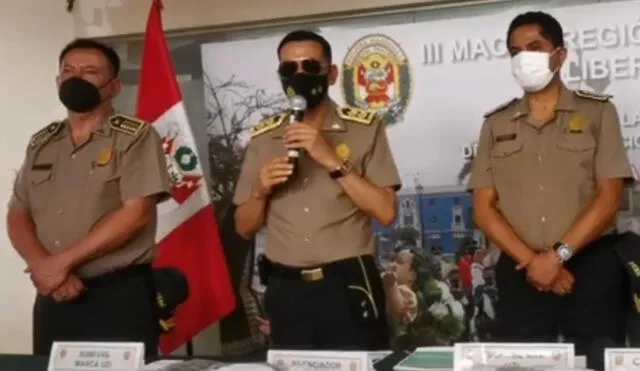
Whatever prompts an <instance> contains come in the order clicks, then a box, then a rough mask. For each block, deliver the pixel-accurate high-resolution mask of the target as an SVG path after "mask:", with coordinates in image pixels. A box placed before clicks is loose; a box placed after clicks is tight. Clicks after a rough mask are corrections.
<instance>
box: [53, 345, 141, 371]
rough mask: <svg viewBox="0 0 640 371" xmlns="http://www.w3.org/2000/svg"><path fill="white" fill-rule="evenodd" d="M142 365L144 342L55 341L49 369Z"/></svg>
mask: <svg viewBox="0 0 640 371" xmlns="http://www.w3.org/2000/svg"><path fill="white" fill-rule="evenodd" d="M143 365H144V344H142V343H90V342H55V343H53V347H52V348H51V354H50V356H49V367H48V368H47V371H96V370H105V371H107V370H108V371H135V370H137V369H139V368H141V367H142V366H143Z"/></svg>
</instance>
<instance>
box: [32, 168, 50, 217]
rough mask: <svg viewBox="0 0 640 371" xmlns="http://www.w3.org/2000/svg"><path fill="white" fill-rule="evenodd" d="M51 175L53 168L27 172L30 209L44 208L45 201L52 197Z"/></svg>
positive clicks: (45, 206)
mask: <svg viewBox="0 0 640 371" xmlns="http://www.w3.org/2000/svg"><path fill="white" fill-rule="evenodd" d="M53 175H54V172H53V169H48V170H31V172H29V175H28V183H27V184H28V186H29V198H30V203H31V208H32V211H34V212H35V211H37V210H40V209H46V208H47V203H48V202H49V201H50V200H51V199H52V198H53V197H54V194H55V189H54V188H53V183H54V182H53V180H54V176H53Z"/></svg>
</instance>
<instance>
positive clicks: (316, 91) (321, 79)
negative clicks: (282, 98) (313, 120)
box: [280, 73, 329, 110]
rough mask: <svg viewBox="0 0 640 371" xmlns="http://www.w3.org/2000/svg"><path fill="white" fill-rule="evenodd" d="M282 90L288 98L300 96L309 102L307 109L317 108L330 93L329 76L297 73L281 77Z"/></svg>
mask: <svg viewBox="0 0 640 371" xmlns="http://www.w3.org/2000/svg"><path fill="white" fill-rule="evenodd" d="M280 80H281V81H282V88H283V89H284V92H285V94H287V96H289V97H292V96H294V95H300V96H302V97H303V98H304V99H306V101H307V109H308V110H309V109H312V108H314V107H317V106H318V105H319V104H320V103H322V101H323V100H324V99H325V98H326V96H327V94H328V93H329V89H328V88H329V75H326V74H325V75H310V74H307V73H296V74H294V75H292V76H288V77H282V76H281V77H280Z"/></svg>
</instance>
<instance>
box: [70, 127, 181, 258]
mask: <svg viewBox="0 0 640 371" xmlns="http://www.w3.org/2000/svg"><path fill="white" fill-rule="evenodd" d="M118 171H119V173H120V174H119V175H120V177H119V186H120V195H121V200H122V206H121V207H120V208H119V209H117V210H115V211H114V212H112V213H110V214H108V215H107V216H106V217H105V218H103V219H102V220H100V221H99V222H98V223H97V224H96V225H95V226H94V227H93V228H92V230H91V231H90V232H89V233H88V234H87V236H86V237H85V238H83V239H82V240H80V241H78V242H77V243H75V244H73V245H72V246H69V247H68V248H66V249H65V250H64V251H63V252H62V253H61V254H62V255H63V257H64V260H65V261H66V262H67V263H68V265H69V266H70V267H71V268H74V267H76V266H78V265H81V264H83V263H85V262H87V261H90V260H93V259H95V258H97V257H99V256H102V255H105V254H107V253H109V252H112V251H115V250H118V249H121V248H122V247H124V246H126V243H127V242H128V241H129V240H130V239H131V238H132V237H134V236H135V235H136V233H138V232H139V231H140V230H141V229H142V228H144V227H145V226H146V225H147V224H148V223H150V222H152V221H155V220H156V218H157V210H156V204H157V203H158V202H161V201H164V200H166V199H167V198H169V197H170V195H171V193H170V192H171V183H170V181H169V175H168V172H167V165H166V162H165V157H164V153H163V150H162V144H161V139H160V136H159V135H158V133H157V132H156V131H155V130H154V129H153V128H151V127H148V128H147V129H146V130H145V132H144V133H142V134H140V137H138V138H136V139H135V141H134V142H133V143H132V144H131V145H129V146H128V148H127V149H126V150H125V151H124V152H123V154H122V156H121V159H120V166H119V168H118Z"/></svg>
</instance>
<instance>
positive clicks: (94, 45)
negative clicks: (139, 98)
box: [58, 38, 120, 76]
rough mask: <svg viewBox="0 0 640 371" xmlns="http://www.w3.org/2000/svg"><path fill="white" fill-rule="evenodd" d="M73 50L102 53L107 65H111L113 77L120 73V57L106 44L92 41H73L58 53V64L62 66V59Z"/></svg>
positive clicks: (82, 39) (81, 39)
mask: <svg viewBox="0 0 640 371" xmlns="http://www.w3.org/2000/svg"><path fill="white" fill-rule="evenodd" d="M74 50H97V51H99V52H100V53H102V54H103V55H104V57H105V58H107V61H109V64H111V68H112V69H113V75H114V76H118V74H119V73H120V57H119V56H118V53H116V51H115V50H114V49H113V48H112V47H110V46H108V45H107V44H104V43H101V42H100V41H97V40H94V39H84V38H80V39H75V40H73V41H72V42H70V43H69V44H67V46H65V47H64V49H62V51H61V52H60V56H59V57H58V63H59V64H62V60H63V59H64V57H66V56H67V54H69V53H70V52H72V51H74Z"/></svg>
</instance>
